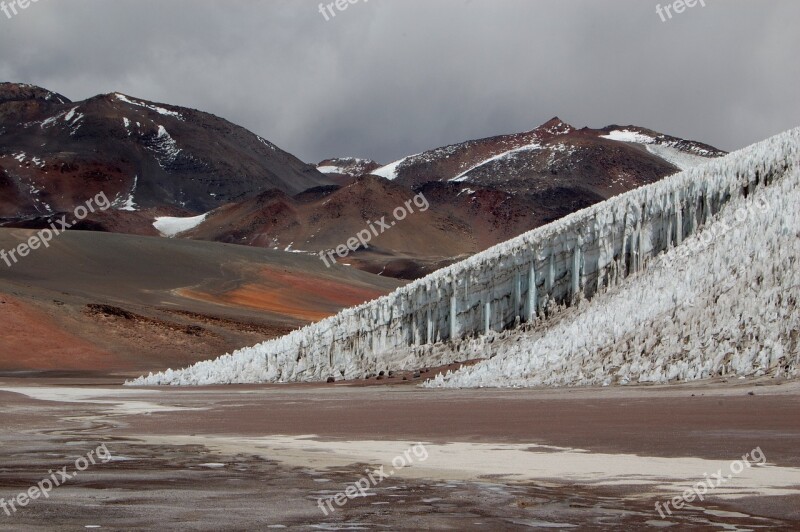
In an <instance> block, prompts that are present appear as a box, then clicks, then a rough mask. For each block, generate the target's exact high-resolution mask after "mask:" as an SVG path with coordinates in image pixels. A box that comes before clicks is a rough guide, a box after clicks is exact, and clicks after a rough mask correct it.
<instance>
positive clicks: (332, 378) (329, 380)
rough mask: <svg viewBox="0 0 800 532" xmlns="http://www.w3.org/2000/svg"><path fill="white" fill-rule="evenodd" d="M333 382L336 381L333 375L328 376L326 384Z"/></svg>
mask: <svg viewBox="0 0 800 532" xmlns="http://www.w3.org/2000/svg"><path fill="white" fill-rule="evenodd" d="M334 382H336V378H335V377H328V384H332V383H334Z"/></svg>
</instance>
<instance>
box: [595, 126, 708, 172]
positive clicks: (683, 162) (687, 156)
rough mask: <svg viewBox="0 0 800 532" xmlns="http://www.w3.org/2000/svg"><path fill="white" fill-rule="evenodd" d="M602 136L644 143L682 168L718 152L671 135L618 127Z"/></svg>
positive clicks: (698, 163)
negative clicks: (652, 134) (648, 133)
mask: <svg viewBox="0 0 800 532" xmlns="http://www.w3.org/2000/svg"><path fill="white" fill-rule="evenodd" d="M600 138H604V139H609V140H614V141H617V142H629V143H632V144H642V145H644V146H645V148H646V149H647V151H649V152H650V153H652V154H653V155H655V156H656V157H659V158H661V159H663V160H665V161H667V162H668V163H670V164H672V165H673V166H675V167H677V168H679V169H680V170H688V169H690V168H694V167H696V166H700V165H701V164H705V163H707V162H708V161H709V159H712V158H714V157H717V154H714V153H712V152H710V151H709V150H707V149H705V148H703V147H701V146H699V145H698V144H697V143H693V142H689V141H681V140H677V139H674V138H670V137H665V136H663V135H662V136H660V137H652V136H650V135H647V134H644V133H642V132H639V131H630V130H627V129H617V130H614V131H611V132H610V133H609V134H608V135H601V136H600Z"/></svg>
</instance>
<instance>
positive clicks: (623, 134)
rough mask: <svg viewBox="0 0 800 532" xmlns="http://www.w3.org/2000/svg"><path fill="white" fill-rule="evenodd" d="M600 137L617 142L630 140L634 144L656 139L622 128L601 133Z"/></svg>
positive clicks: (648, 142) (647, 142)
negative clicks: (606, 133)
mask: <svg viewBox="0 0 800 532" xmlns="http://www.w3.org/2000/svg"><path fill="white" fill-rule="evenodd" d="M600 138H604V139H609V140H616V141H618V142H632V143H634V144H650V143H652V142H655V140H656V139H654V138H653V137H650V136H648V135H644V134H642V133H637V132H636V131H627V130H624V129H622V130H620V129H617V130H614V131H612V132H611V133H609V134H608V135H601V137H600Z"/></svg>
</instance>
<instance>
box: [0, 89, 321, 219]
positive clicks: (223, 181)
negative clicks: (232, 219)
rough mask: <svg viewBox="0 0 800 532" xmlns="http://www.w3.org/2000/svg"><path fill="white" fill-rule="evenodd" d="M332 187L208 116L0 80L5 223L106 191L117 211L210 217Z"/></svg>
mask: <svg viewBox="0 0 800 532" xmlns="http://www.w3.org/2000/svg"><path fill="white" fill-rule="evenodd" d="M331 183H332V181H331V180H330V179H328V178H327V177H325V176H324V175H323V174H321V173H320V172H318V171H317V170H316V168H314V167H313V165H308V164H305V163H303V162H302V161H300V160H299V159H297V158H296V157H294V156H292V155H290V154H289V153H286V152H284V151H282V150H280V149H279V148H278V147H277V146H275V145H274V144H272V143H270V142H268V141H267V140H265V139H263V138H261V137H259V136H257V135H255V134H253V133H251V132H249V131H247V130H245V129H243V128H241V127H239V126H237V125H235V124H232V123H230V122H228V121H226V120H224V119H222V118H219V117H216V116H213V115H211V114H208V113H203V112H201V111H196V110H193V109H186V108H182V107H176V106H172V105H166V104H158V103H153V102H148V101H144V100H140V99H138V98H134V97H131V96H126V95H123V94H119V93H114V94H104V95H100V96H95V97H93V98H89V99H87V100H84V101H81V102H71V101H69V100H68V99H67V98H66V97H64V96H62V95H59V94H56V93H53V92H50V91H47V90H45V89H41V88H38V87H33V86H30V85H21V84H13V83H2V84H0V218H6V219H14V220H19V219H28V218H35V217H41V216H47V215H49V214H52V213H56V212H66V211H69V210H71V209H73V208H74V207H75V206H76V205H78V204H81V203H83V202H84V201H85V200H86V199H87V198H89V197H93V196H94V195H96V194H98V193H99V192H104V193H105V194H106V196H107V197H108V198H110V199H112V200H113V201H114V205H115V208H116V210H117V211H121V212H125V211H128V212H134V211H137V210H140V209H153V208H156V209H162V210H169V209H180V210H181V211H182V212H187V213H192V212H205V211H208V210H211V209H213V208H216V207H219V206H222V205H225V204H227V203H230V202H233V201H242V200H245V199H247V198H250V197H254V196H256V195H257V194H259V193H261V192H263V191H265V190H270V189H277V190H282V191H284V192H287V193H290V194H295V193H298V192H301V191H303V190H305V189H307V188H311V187H314V186H321V185H327V184H331Z"/></svg>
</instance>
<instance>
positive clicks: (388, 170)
mask: <svg viewBox="0 0 800 532" xmlns="http://www.w3.org/2000/svg"><path fill="white" fill-rule="evenodd" d="M409 158H410V157H405V158H403V159H400V160H399V161H395V162H393V163H391V164H387V165H386V166H382V167H380V168H378V169H377V170H373V171H372V172H371V173H372V175H376V176H378V177H383V178H384V179H388V180H389V181H394V180H395V179H397V170H398V169H399V168H400V165H402V164H403V163H404V162H406V159H409Z"/></svg>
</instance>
